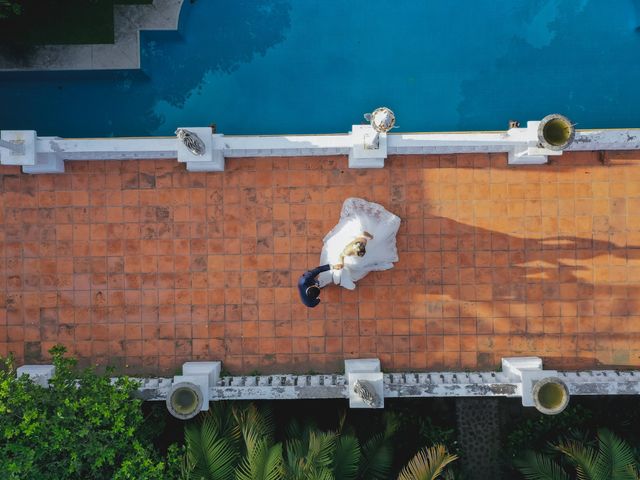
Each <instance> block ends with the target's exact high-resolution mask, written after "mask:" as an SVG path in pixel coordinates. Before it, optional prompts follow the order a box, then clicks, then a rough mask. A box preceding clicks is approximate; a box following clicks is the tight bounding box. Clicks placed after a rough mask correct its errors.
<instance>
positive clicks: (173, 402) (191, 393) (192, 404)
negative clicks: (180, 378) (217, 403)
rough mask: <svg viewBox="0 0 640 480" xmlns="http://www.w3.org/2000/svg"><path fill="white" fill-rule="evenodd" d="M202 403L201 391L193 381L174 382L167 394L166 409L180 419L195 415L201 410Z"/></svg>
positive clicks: (187, 418)
mask: <svg viewBox="0 0 640 480" xmlns="http://www.w3.org/2000/svg"><path fill="white" fill-rule="evenodd" d="M202 403H203V398H202V392H201V391H200V387H199V386H198V385H196V384H195V383H191V382H178V383H174V384H173V385H171V388H170V389H169V393H168V394H167V410H169V413H170V414H171V415H173V416H174V417H176V418H179V419H180V420H189V419H190V418H193V417H195V416H196V415H197V414H198V413H199V412H200V410H202Z"/></svg>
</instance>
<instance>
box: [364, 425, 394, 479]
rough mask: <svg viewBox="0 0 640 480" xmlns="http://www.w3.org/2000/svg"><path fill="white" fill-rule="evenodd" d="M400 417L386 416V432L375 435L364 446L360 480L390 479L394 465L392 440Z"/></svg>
mask: <svg viewBox="0 0 640 480" xmlns="http://www.w3.org/2000/svg"><path fill="white" fill-rule="evenodd" d="M398 424H399V423H398V417H397V416H395V415H390V414H388V415H386V416H385V428H384V431H383V432H381V433H378V434H375V435H373V436H372V437H371V438H370V439H369V440H367V441H366V442H365V443H364V444H363V445H362V460H363V461H362V463H361V464H360V472H359V475H358V476H359V478H363V479H371V480H382V479H385V478H388V476H389V472H390V471H391V466H392V465H393V445H392V444H391V440H392V438H393V436H394V435H395V433H396V431H397V430H398Z"/></svg>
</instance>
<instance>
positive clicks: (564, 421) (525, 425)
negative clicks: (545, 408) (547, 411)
mask: <svg viewBox="0 0 640 480" xmlns="http://www.w3.org/2000/svg"><path fill="white" fill-rule="evenodd" d="M592 417H593V413H592V412H591V411H590V410H587V409H586V408H584V407H582V406H580V405H576V406H571V405H570V406H569V407H567V409H566V410H565V411H564V412H562V413H560V414H558V415H553V416H551V415H543V414H539V413H537V412H536V416H535V417H534V418H529V419H526V420H522V421H520V422H518V424H517V426H516V428H514V429H513V430H512V431H511V433H510V434H509V435H508V437H507V455H508V456H509V458H511V459H513V458H515V457H517V456H519V455H520V454H521V453H522V452H523V451H524V450H527V449H531V448H533V449H539V448H542V447H543V446H544V445H545V444H546V443H547V442H549V441H551V440H555V439H556V438H558V437H559V436H560V435H562V434H563V433H564V432H570V431H575V430H584V429H585V428H586V427H587V425H588V424H589V422H590V420H591V418H592Z"/></svg>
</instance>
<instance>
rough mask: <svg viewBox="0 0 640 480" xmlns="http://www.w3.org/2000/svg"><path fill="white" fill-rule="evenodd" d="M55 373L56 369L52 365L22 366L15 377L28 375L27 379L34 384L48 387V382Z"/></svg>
mask: <svg viewBox="0 0 640 480" xmlns="http://www.w3.org/2000/svg"><path fill="white" fill-rule="evenodd" d="M55 372H56V367H54V366H53V365H23V366H21V367H18V369H17V370H16V376H17V377H21V376H22V375H29V378H30V379H31V380H33V382H34V383H37V384H38V385H40V386H42V387H48V386H49V380H51V378H52V377H53V375H54V374H55Z"/></svg>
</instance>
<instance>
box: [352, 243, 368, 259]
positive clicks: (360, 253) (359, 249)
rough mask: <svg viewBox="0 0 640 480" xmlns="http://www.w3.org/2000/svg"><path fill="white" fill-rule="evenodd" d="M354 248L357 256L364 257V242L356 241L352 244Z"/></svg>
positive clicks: (365, 249) (365, 248)
mask: <svg viewBox="0 0 640 480" xmlns="http://www.w3.org/2000/svg"><path fill="white" fill-rule="evenodd" d="M353 246H354V247H355V250H356V255H358V256H359V257H364V254H365V253H367V247H366V244H365V243H364V242H356V243H355V244H354V245H353Z"/></svg>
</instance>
